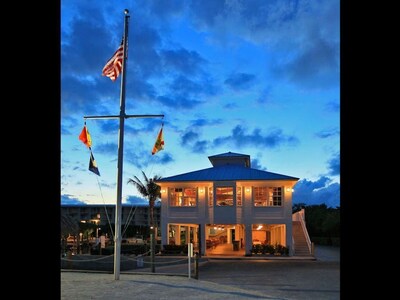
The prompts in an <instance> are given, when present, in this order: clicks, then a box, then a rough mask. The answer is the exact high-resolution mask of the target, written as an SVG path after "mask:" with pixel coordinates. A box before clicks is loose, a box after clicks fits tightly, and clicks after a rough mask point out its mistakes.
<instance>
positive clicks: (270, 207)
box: [157, 152, 309, 255]
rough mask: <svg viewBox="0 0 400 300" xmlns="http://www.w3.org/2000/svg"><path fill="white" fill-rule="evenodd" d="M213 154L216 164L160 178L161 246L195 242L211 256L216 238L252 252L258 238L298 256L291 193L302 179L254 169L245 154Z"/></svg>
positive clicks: (259, 240) (245, 251) (259, 241)
mask: <svg viewBox="0 0 400 300" xmlns="http://www.w3.org/2000/svg"><path fill="white" fill-rule="evenodd" d="M208 158H209V160H210V162H211V164H212V167H211V168H207V169H203V170H198V171H193V172H189V173H184V174H180V175H175V176H170V177H164V178H162V179H160V180H158V181H157V184H158V185H160V186H161V197H162V199H161V237H162V245H166V244H176V245H186V244H187V243H188V242H192V243H193V244H194V246H195V248H197V249H198V251H200V253H201V255H207V252H208V251H211V250H209V249H211V248H210V246H211V244H212V243H213V242H215V241H217V242H222V243H228V244H232V247H233V250H237V249H235V248H240V249H244V253H245V255H250V253H251V248H252V245H253V243H264V244H271V245H276V244H279V245H282V246H285V247H287V248H289V255H293V254H294V252H295V250H294V243H293V241H294V239H293V234H292V224H293V223H294V222H292V192H293V187H294V185H295V184H296V183H297V181H298V180H299V178H296V177H291V176H286V175H281V174H277V173H271V172H267V171H262V170H257V169H252V168H251V165H250V156H249V155H245V154H238V153H232V152H227V153H222V154H219V155H214V156H209V157H208ZM303 228H305V227H303ZM306 234H307V233H305V235H306ZM307 236H308V235H307ZM308 254H309V253H308Z"/></svg>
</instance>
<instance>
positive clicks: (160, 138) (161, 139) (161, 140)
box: [151, 127, 164, 155]
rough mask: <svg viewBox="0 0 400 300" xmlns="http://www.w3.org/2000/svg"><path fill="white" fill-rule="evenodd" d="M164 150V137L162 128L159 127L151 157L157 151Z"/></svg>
mask: <svg viewBox="0 0 400 300" xmlns="http://www.w3.org/2000/svg"><path fill="white" fill-rule="evenodd" d="M163 149H164V136H163V127H161V129H160V132H159V133H158V136H157V140H156V142H155V143H154V147H153V151H151V155H154V154H156V153H157V152H158V151H161V150H163Z"/></svg>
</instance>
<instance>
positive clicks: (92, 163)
mask: <svg viewBox="0 0 400 300" xmlns="http://www.w3.org/2000/svg"><path fill="white" fill-rule="evenodd" d="M89 171H92V172H93V173H94V174H96V175H99V176H100V172H99V169H98V168H97V163H96V161H95V160H94V156H93V153H92V151H90V161H89Z"/></svg>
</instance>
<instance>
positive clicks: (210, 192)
mask: <svg viewBox="0 0 400 300" xmlns="http://www.w3.org/2000/svg"><path fill="white" fill-rule="evenodd" d="M213 202H214V195H213V187H212V186H210V187H209V188H208V206H213Z"/></svg>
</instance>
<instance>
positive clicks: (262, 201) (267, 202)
mask: <svg viewBox="0 0 400 300" xmlns="http://www.w3.org/2000/svg"><path fill="white" fill-rule="evenodd" d="M281 205H282V188H280V187H269V188H267V187H254V206H281Z"/></svg>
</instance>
